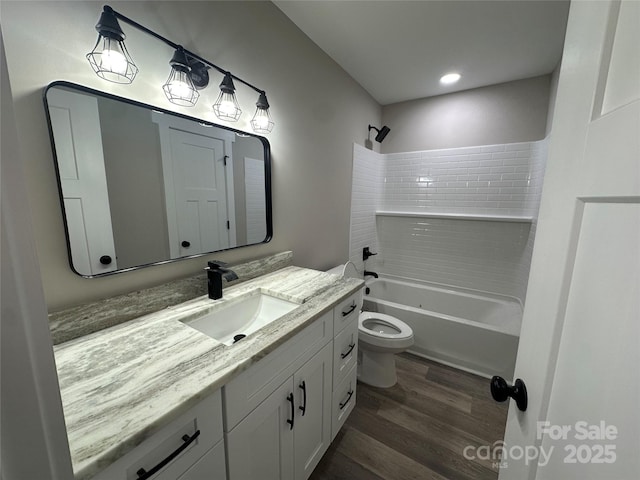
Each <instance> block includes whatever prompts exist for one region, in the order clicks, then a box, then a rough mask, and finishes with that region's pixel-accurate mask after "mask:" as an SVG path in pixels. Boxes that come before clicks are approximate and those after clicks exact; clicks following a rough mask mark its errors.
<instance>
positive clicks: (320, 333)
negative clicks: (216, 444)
mask: <svg viewBox="0 0 640 480" xmlns="http://www.w3.org/2000/svg"><path fill="white" fill-rule="evenodd" d="M332 338H333V312H332V311H329V312H327V313H325V314H324V315H322V316H321V317H320V318H319V319H317V320H316V321H315V322H313V323H312V324H311V325H310V326H308V327H307V328H305V329H304V330H303V331H301V332H300V333H298V334H297V335H296V336H294V337H293V338H291V339H289V340H287V341H286V342H285V343H284V344H282V345H280V346H279V347H278V348H277V349H275V350H274V351H273V352H271V353H269V354H268V355H267V356H266V357H264V358H263V359H261V360H260V361H259V362H258V363H256V364H255V365H252V366H251V367H250V368H249V369H247V370H245V371H244V372H242V373H241V374H240V375H238V376H237V377H235V378H234V379H232V380H231V381H230V382H229V383H227V384H226V385H225V386H224V388H223V392H224V393H223V394H224V408H225V415H226V424H225V431H227V432H229V431H231V429H232V428H233V427H234V426H236V425H237V424H238V422H240V420H242V419H243V418H244V417H245V416H247V414H249V413H250V412H251V411H252V410H253V409H254V408H256V407H257V406H258V405H259V404H260V403H261V402H262V401H263V400H264V399H265V398H267V397H268V396H269V395H270V394H271V393H272V392H274V391H275V390H276V388H278V387H279V386H280V385H281V384H282V382H284V381H285V380H286V379H287V378H289V377H290V376H291V375H293V373H294V372H295V371H296V370H297V369H298V368H300V367H301V366H302V365H303V364H304V363H305V362H306V361H307V360H309V359H310V358H311V357H312V356H313V355H314V354H315V353H316V352H318V351H319V350H320V349H321V348H322V347H323V346H324V345H326V344H327V343H328V342H329V341H331V340H332Z"/></svg>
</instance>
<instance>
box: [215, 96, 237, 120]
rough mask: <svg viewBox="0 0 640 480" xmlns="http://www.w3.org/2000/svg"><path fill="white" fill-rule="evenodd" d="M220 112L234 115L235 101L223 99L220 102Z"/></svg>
mask: <svg viewBox="0 0 640 480" xmlns="http://www.w3.org/2000/svg"><path fill="white" fill-rule="evenodd" d="M219 109H220V114H222V115H228V116H230V117H232V116H234V115H235V113H236V106H235V104H234V103H233V102H231V101H229V100H223V101H222V102H220V107H219Z"/></svg>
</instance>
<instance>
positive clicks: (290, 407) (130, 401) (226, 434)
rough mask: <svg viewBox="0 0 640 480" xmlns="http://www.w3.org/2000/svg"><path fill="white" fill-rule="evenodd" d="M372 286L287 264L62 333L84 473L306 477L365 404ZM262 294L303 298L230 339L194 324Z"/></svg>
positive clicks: (72, 442) (68, 407)
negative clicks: (214, 294) (362, 319)
mask: <svg viewBox="0 0 640 480" xmlns="http://www.w3.org/2000/svg"><path fill="white" fill-rule="evenodd" d="M362 286H363V282H362V281H361V280H354V279H342V278H339V277H337V276H335V275H331V274H327V273H324V272H318V271H315V270H309V269H304V268H299V267H287V268H284V269H281V270H278V271H276V272H274V273H271V274H268V275H264V276H261V277H258V278H255V279H253V280H250V281H247V282H245V283H242V284H239V285H236V286H233V287H229V288H227V289H225V290H224V298H222V299H220V300H216V301H212V300H210V299H208V298H206V297H201V298H197V299H195V300H191V301H188V302H185V303H182V304H180V305H177V306H175V307H169V308H167V309H165V310H163V311H161V312H157V313H153V314H150V315H146V316H144V317H141V318H139V319H135V320H132V321H129V322H126V323H123V324H121V325H118V326H115V327H112V328H109V329H106V330H102V331H100V332H96V333H93V334H91V335H87V336H85V337H81V338H78V339H76V340H72V341H69V342H66V343H64V344H61V345H58V346H56V347H55V356H56V363H57V368H58V374H59V379H60V388H61V396H62V402H63V406H64V412H65V421H66V424H67V431H68V438H69V447H70V451H71V458H72V463H73V468H74V474H75V478H76V479H89V478H95V479H99V480H107V479H109V480H115V479H123V480H124V479H127V480H129V479H135V480H138V479H140V480H143V479H147V478H152V479H154V480H155V479H163V480H165V479H166V480H169V479H172V480H173V479H178V478H179V479H181V480H186V479H195V478H198V479H201V478H204V477H206V478H212V479H214V478H222V479H224V478H229V479H230V480H250V479H254V478H263V479H271V478H273V479H296V480H297V479H302V480H305V479H306V478H308V477H309V475H310V474H311V472H312V471H313V469H314V468H315V466H316V465H317V463H318V461H319V460H320V458H321V457H322V455H323V454H324V452H325V451H326V449H327V448H328V446H329V444H330V443H331V441H332V439H333V438H334V436H335V435H336V433H337V432H338V431H339V429H340V428H341V426H342V424H343V423H344V421H345V420H346V418H347V416H348V415H349V413H350V412H351V410H352V409H353V407H354V405H355V399H356V393H355V391H356V359H357V319H358V314H359V312H360V309H361V307H362V292H361V289H362ZM256 295H265V296H268V297H273V298H275V299H280V300H282V301H286V302H292V303H294V304H295V308H293V309H291V310H290V311H289V312H288V313H284V314H282V315H281V316H279V317H278V318H276V319H275V320H273V321H271V322H270V323H267V324H266V325H264V326H262V327H260V328H258V329H257V330H255V331H254V332H252V333H250V334H248V335H247V336H246V337H245V338H242V339H241V340H240V341H238V342H237V343H232V344H230V345H225V343H223V342H222V341H219V340H218V339H215V336H216V335H217V334H211V335H208V334H205V333H202V331H200V330H199V329H196V328H193V327H192V326H190V325H189V323H190V322H193V321H194V320H198V319H201V318H203V316H206V315H213V316H212V317H211V318H213V319H215V320H216V321H218V320H220V319H222V318H224V315H223V316H218V317H216V316H215V314H216V312H223V313H224V312H231V311H232V310H227V309H229V308H231V307H234V308H235V306H237V305H241V304H243V303H244V302H246V301H247V299H251V298H253V297H254V296H256ZM212 335H213V338H212ZM227 343H229V342H227ZM225 452H226V453H225ZM158 465H160V467H158Z"/></svg>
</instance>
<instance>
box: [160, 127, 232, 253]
mask: <svg viewBox="0 0 640 480" xmlns="http://www.w3.org/2000/svg"><path fill="white" fill-rule="evenodd" d="M170 141H171V160H172V167H173V189H174V190H173V192H166V195H167V196H170V195H172V194H173V195H175V205H176V211H175V215H176V222H175V226H176V228H177V230H178V232H177V234H176V235H175V236H176V237H177V239H178V242H177V245H175V247H178V250H177V252H178V255H177V256H179V257H182V256H186V255H193V254H196V253H204V252H211V251H213V250H222V249H225V248H229V227H228V225H227V222H228V220H227V218H228V215H227V198H226V197H227V192H226V184H225V165H224V144H223V142H222V141H220V140H218V139H216V138H209V137H204V136H201V135H197V134H193V133H189V132H182V131H180V130H173V129H172V130H171V135H170ZM165 174H166V173H165ZM173 250H174V249H173V248H172V253H173Z"/></svg>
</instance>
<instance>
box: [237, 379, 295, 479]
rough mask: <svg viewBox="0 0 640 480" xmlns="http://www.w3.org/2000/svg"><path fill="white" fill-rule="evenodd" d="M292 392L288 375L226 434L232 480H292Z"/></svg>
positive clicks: (291, 384)
mask: <svg viewBox="0 0 640 480" xmlns="http://www.w3.org/2000/svg"><path fill="white" fill-rule="evenodd" d="M292 395H293V383H292V379H291V377H289V380H287V381H285V382H284V383H283V384H282V385H280V387H278V388H277V389H276V390H275V391H274V392H273V393H272V394H271V395H270V396H269V397H267V398H266V399H265V400H264V401H263V402H262V403H261V404H260V405H258V407H256V409H255V410H253V412H251V413H250V414H249V415H248V416H247V417H246V418H245V419H244V420H242V421H241V422H240V423H239V424H238V425H236V427H235V428H234V429H233V430H231V432H229V433H228V434H227V449H228V459H229V464H228V469H229V478H230V479H231V480H255V479H260V480H293V430H292V429H291V427H292V425H291V424H289V423H288V422H287V420H292V405H293V402H294V400H293V399H292V400H288V398H292V397H291V396H292ZM297 419H298V416H297V415H295V413H294V417H293V420H294V422H295V423H294V425H293V428H294V429H295V427H297Z"/></svg>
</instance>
